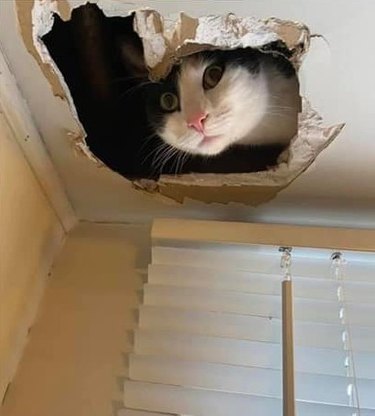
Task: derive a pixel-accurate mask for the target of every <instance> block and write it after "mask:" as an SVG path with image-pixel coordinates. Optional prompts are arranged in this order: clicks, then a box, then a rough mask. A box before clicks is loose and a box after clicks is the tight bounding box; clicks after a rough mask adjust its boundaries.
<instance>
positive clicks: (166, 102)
mask: <svg viewBox="0 0 375 416" xmlns="http://www.w3.org/2000/svg"><path fill="white" fill-rule="evenodd" d="M160 106H161V108H162V109H163V110H164V111H176V110H177V109H178V97H177V95H175V94H173V93H171V92H165V93H164V94H162V96H161V97H160Z"/></svg>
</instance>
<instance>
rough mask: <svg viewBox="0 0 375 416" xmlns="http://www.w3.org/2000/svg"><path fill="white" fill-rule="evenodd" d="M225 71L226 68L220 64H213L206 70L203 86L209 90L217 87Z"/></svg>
mask: <svg viewBox="0 0 375 416" xmlns="http://www.w3.org/2000/svg"><path fill="white" fill-rule="evenodd" d="M223 73H224V68H223V67H222V66H219V65H211V66H209V67H208V68H207V69H206V70H205V71H204V75H203V88H204V89H205V90H209V89H211V88H215V87H216V85H217V84H218V83H219V82H220V80H221V78H222V76H223Z"/></svg>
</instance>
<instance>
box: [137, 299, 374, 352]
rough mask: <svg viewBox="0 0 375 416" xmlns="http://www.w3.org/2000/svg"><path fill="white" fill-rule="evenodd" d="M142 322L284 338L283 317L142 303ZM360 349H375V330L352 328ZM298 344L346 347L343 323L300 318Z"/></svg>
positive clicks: (259, 337) (163, 327)
mask: <svg viewBox="0 0 375 416" xmlns="http://www.w3.org/2000/svg"><path fill="white" fill-rule="evenodd" d="M139 326H140V328H143V329H154V330H165V331H177V332H185V333H191V334H200V335H213V336H220V337H228V338H236V339H244V340H254V341H266V342H275V343H278V342H279V341H280V334H281V326H280V320H278V319H268V318H266V317H257V316H250V315H240V314H227V313H218V312H210V311H188V310H184V309H179V308H170V307H159V306H150V305H142V306H141V307H140V315H139ZM351 335H352V344H353V347H354V349H355V351H356V352H360V351H362V352H375V330H374V328H369V327H355V328H352V330H351ZM295 343H296V345H301V346H309V347H318V348H332V349H337V350H340V351H342V348H343V346H342V326H341V325H330V324H324V323H312V322H296V323H295Z"/></svg>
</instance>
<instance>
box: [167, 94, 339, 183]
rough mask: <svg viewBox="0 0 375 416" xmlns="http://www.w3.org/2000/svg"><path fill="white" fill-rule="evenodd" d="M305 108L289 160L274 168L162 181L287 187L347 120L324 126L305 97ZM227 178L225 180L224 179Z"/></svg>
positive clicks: (182, 176) (331, 139)
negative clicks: (248, 172) (247, 172)
mask: <svg viewBox="0 0 375 416" xmlns="http://www.w3.org/2000/svg"><path fill="white" fill-rule="evenodd" d="M302 103H303V112H302V113H301V115H300V121H299V125H300V127H299V131H300V134H299V135H298V138H297V137H295V138H294V139H293V140H292V142H291V144H290V146H289V149H288V153H289V155H288V160H287V161H286V162H283V163H280V164H279V165H277V166H276V167H275V168H274V169H270V170H267V171H262V172H254V173H251V174H222V175H220V176H218V175H216V174H194V173H191V174H189V175H179V176H172V175H163V176H161V178H160V179H159V183H160V184H164V185H167V184H172V183H174V184H177V183H178V184H180V185H183V184H184V185H201V186H220V184H223V183H225V184H226V185H230V186H242V185H248V186H264V187H284V186H286V185H288V184H290V183H291V182H292V181H293V180H294V179H295V178H297V177H298V176H299V175H300V174H301V173H302V172H303V171H305V170H306V169H307V168H308V167H309V166H310V165H311V163H313V162H314V160H315V159H316V157H317V155H319V153H320V152H322V150H324V149H325V148H326V147H327V146H328V145H329V144H330V143H331V142H332V141H333V140H334V139H335V138H336V137H337V135H338V134H339V133H340V132H341V130H342V129H343V127H344V124H339V125H335V126H332V127H330V128H326V127H323V126H322V119H321V117H320V116H319V115H318V113H317V112H316V111H314V110H313V109H312V108H311V106H310V104H309V102H308V101H307V100H306V99H303V101H302ZM223 178H224V180H223Z"/></svg>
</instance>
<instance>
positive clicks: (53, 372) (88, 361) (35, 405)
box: [3, 223, 150, 416]
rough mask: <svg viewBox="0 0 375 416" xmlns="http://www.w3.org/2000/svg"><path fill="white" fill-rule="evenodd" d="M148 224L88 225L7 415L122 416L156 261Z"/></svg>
mask: <svg viewBox="0 0 375 416" xmlns="http://www.w3.org/2000/svg"><path fill="white" fill-rule="evenodd" d="M149 239H150V230H149V229H148V228H147V227H145V226H143V225H135V226H133V225H124V226H122V225H120V226H118V225H115V226H112V225H102V224H101V225H97V224H87V223H86V224H80V225H79V226H78V227H77V228H76V229H75V230H73V232H72V233H70V234H69V237H68V239H67V242H66V244H65V245H64V249H63V251H62V253H61V255H60V256H59V258H58V259H57V261H56V263H55V265H54V267H53V271H52V278H51V280H50V281H49V284H48V286H47V289H46V292H45V296H44V297H43V301H42V302H41V307H40V313H39V315H38V319H37V320H36V322H35V325H34V326H33V328H32V330H31V332H30V342H29V343H28V345H27V347H26V349H25V352H24V355H23V359H22V361H21V364H20V366H19V371H18V373H17V376H16V378H15V380H14V383H13V384H12V385H11V386H10V388H9V391H8V394H7V396H6V400H5V402H4V406H3V412H4V416H26V415H28V416H52V415H53V416H115V415H117V412H116V410H117V409H119V408H122V407H123V404H122V396H123V382H124V379H125V378H126V377H128V364H127V362H128V355H127V354H128V353H129V352H130V351H131V349H132V338H133V335H132V334H133V332H132V331H133V329H134V328H135V327H136V325H137V314H136V309H137V308H138V306H139V301H140V299H141V297H140V290H141V288H142V283H143V277H144V276H142V275H141V274H140V273H139V272H137V269H139V268H141V269H145V268H146V267H147V264H148V263H149V261H150V253H149V247H150V241H149Z"/></svg>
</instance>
